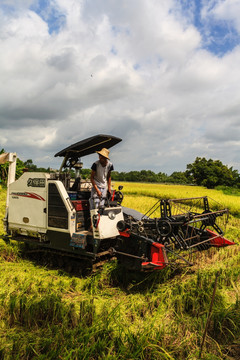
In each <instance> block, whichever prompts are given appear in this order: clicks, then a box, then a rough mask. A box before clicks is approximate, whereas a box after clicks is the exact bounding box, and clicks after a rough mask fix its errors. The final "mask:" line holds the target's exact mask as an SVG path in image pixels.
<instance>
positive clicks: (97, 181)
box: [90, 148, 114, 209]
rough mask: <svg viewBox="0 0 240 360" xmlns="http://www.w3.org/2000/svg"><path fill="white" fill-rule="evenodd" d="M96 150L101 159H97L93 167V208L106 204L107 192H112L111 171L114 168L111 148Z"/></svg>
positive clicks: (91, 206) (91, 202)
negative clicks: (110, 154)
mask: <svg viewBox="0 0 240 360" xmlns="http://www.w3.org/2000/svg"><path fill="white" fill-rule="evenodd" d="M96 152H97V153H98V155H99V160H97V161H95V162H94V163H93V164H92V167H91V169H92V172H91V183H92V185H93V186H92V191H91V198H90V208H91V209H94V208H98V207H99V206H103V205H104V200H105V198H106V196H107V192H108V191H109V192H110V193H111V171H112V170H114V169H113V164H112V163H111V162H110V161H109V160H110V159H109V150H108V149H106V148H103V149H102V150H101V151H96Z"/></svg>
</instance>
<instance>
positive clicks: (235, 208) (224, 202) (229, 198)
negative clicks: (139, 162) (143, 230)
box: [113, 182, 240, 243]
mask: <svg viewBox="0 0 240 360" xmlns="http://www.w3.org/2000/svg"><path fill="white" fill-rule="evenodd" d="M119 185H122V186H123V190H122V192H123V194H124V200H123V203H122V205H123V206H126V207H130V208H133V209H135V210H138V211H140V212H141V213H143V214H145V213H146V212H147V211H148V210H149V209H150V208H151V207H152V206H153V205H154V204H155V203H156V202H157V201H158V200H160V199H182V198H191V197H201V196H208V198H209V200H210V201H209V203H210V204H211V205H214V206H215V208H216V209H225V208H227V209H229V212H230V217H229V220H228V225H227V228H226V235H227V236H228V237H229V239H231V240H234V241H236V242H238V243H239V242H240V197H239V196H234V195H225V194H224V193H223V192H222V191H220V190H214V189H206V188H204V187H201V186H187V185H164V184H150V183H130V182H114V183H113V186H114V188H115V189H117V188H118V186H119ZM210 207H211V206H210Z"/></svg>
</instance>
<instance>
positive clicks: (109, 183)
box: [107, 171, 112, 194]
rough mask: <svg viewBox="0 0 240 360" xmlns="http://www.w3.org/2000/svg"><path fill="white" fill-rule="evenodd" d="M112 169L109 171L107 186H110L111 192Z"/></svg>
mask: <svg viewBox="0 0 240 360" xmlns="http://www.w3.org/2000/svg"><path fill="white" fill-rule="evenodd" d="M111 180H112V179H111V171H109V172H108V174H107V187H108V191H109V193H110V194H111V191H112V186H111Z"/></svg>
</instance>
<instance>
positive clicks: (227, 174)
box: [186, 157, 239, 189]
mask: <svg viewBox="0 0 240 360" xmlns="http://www.w3.org/2000/svg"><path fill="white" fill-rule="evenodd" d="M186 175H187V177H188V179H189V180H190V181H192V182H193V183H195V184H197V185H202V186H206V187H207V188H209V189H212V188H214V187H216V186H218V185H225V186H234V185H237V183H239V174H238V172H237V171H236V170H233V169H232V168H228V167H227V166H226V165H223V164H222V162H221V161H220V160H212V159H209V160H206V159H205V158H204V157H203V158H200V157H197V158H196V159H195V161H194V163H192V164H188V165H187V170H186Z"/></svg>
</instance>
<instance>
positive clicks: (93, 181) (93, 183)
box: [91, 170, 102, 197]
mask: <svg viewBox="0 0 240 360" xmlns="http://www.w3.org/2000/svg"><path fill="white" fill-rule="evenodd" d="M95 175H96V171H94V170H92V172H91V183H92V186H93V187H94V189H95V190H96V193H97V194H98V197H101V196H102V193H101V191H100V190H99V188H98V187H97V185H96V183H95V180H94V177H95Z"/></svg>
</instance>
